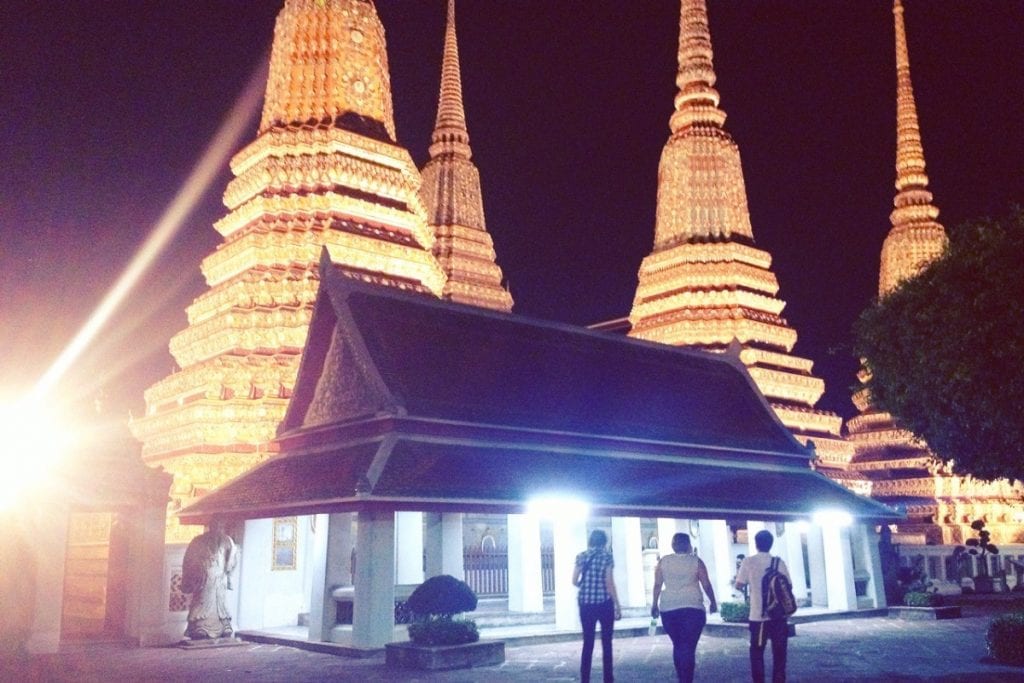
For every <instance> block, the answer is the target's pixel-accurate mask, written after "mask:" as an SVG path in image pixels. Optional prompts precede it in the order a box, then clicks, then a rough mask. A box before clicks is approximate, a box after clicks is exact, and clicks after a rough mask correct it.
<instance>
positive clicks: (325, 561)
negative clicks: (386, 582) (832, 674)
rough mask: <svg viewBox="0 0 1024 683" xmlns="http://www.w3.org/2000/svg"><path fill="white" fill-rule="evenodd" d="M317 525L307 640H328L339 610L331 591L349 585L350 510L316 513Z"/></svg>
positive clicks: (350, 577)
mask: <svg viewBox="0 0 1024 683" xmlns="http://www.w3.org/2000/svg"><path fill="white" fill-rule="evenodd" d="M316 529H317V531H316V536H315V537H314V541H313V542H314V546H313V561H312V567H311V569H312V572H313V590H312V594H311V595H310V600H309V640H310V641H314V642H316V641H329V640H331V629H333V628H334V626H335V624H336V623H337V614H338V606H337V603H336V602H335V601H334V598H333V597H332V593H333V591H334V589H335V588H338V587H340V586H350V585H352V573H351V571H350V567H349V562H350V561H351V557H352V514H351V513H346V512H343V513H335V514H332V515H317V516H316Z"/></svg>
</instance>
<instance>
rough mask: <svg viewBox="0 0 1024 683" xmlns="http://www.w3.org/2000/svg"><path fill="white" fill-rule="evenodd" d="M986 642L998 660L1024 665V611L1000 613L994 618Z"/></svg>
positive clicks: (1002, 662)
mask: <svg viewBox="0 0 1024 683" xmlns="http://www.w3.org/2000/svg"><path fill="white" fill-rule="evenodd" d="M985 642H986V644H987V645H988V652H989V654H990V655H992V656H993V657H994V658H995V660H996V661H997V662H999V663H1001V664H1014V665H1016V666H1024V648H1022V647H1021V643H1022V642H1024V612H1010V613H1008V614H1000V615H999V616H997V617H995V618H994V619H992V623H990V624H989V625H988V632H987V633H986V634H985Z"/></svg>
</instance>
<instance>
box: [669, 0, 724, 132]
mask: <svg viewBox="0 0 1024 683" xmlns="http://www.w3.org/2000/svg"><path fill="white" fill-rule="evenodd" d="M713 56H714V54H713V52H712V50H711V30H710V28H709V26H708V7H707V3H706V2H705V0H682V4H681V6H680V12H679V73H678V75H677V76H676V85H677V86H679V94H677V95H676V99H675V106H676V111H675V113H673V114H672V118H671V120H670V121H669V127H670V128H671V129H672V132H673V133H676V132H678V131H679V130H681V129H683V128H687V127H689V126H693V125H702V124H703V125H709V126H715V127H717V128H721V127H722V124H724V123H725V112H724V111H722V110H721V109H719V108H718V101H719V96H718V91H717V90H715V88H714V85H715V68H714V65H713V64H712V58H713Z"/></svg>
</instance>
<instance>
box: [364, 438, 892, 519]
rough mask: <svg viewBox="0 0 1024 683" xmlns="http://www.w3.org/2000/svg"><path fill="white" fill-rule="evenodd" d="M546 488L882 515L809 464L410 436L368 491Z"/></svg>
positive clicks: (510, 500)
mask: <svg viewBox="0 0 1024 683" xmlns="http://www.w3.org/2000/svg"><path fill="white" fill-rule="evenodd" d="M544 495H569V496H572V497H577V498H580V499H583V500H586V501H588V502H589V503H590V504H591V505H592V506H593V507H595V508H603V509H605V510H618V511H620V512H624V511H627V510H629V509H643V510H646V511H651V510H659V509H660V510H665V511H676V512H693V513H697V515H696V516H704V517H709V516H716V515H717V516H719V517H721V516H726V515H733V514H735V515H738V516H742V517H747V518H751V519H759V518H761V517H764V516H765V515H768V516H771V515H780V516H784V515H810V514H812V513H814V512H815V511H817V510H820V509H822V508H831V507H840V508H843V509H846V510H848V511H849V512H850V513H851V514H854V515H861V516H866V517H871V516H878V515H880V514H884V513H885V511H884V510H883V509H882V507H881V506H879V505H878V504H877V503H874V502H872V501H870V500H868V499H866V498H861V497H859V496H856V495H854V494H851V493H850V492H849V491H847V490H846V489H844V488H842V487H840V486H839V485H838V484H835V483H833V482H831V481H829V480H828V479H827V478H826V477H825V476H823V475H821V474H818V473H816V472H814V471H812V470H811V469H809V468H808V469H804V470H798V469H796V468H764V467H759V468H755V467H741V466H736V465H734V464H724V463H723V464H717V463H713V462H708V461H703V462H701V461H686V460H682V459H680V458H665V459H659V460H655V459H634V458H624V457H621V456H608V455H588V454H581V453H559V452H554V453H553V452H544V451H538V450H525V449H513V448H502V447H480V446H462V445H453V444H438V443H427V442H416V441H401V442H399V443H398V444H397V445H396V446H395V448H394V450H393V451H392V453H391V455H390V457H389V458H388V461H387V465H386V466H385V467H384V470H383V472H382V473H381V476H380V478H379V479H378V481H377V483H376V485H375V486H374V488H373V496H374V497H375V498H390V499H394V498H421V499H428V500H433V501H440V500H450V501H457V502H471V501H500V502H503V503H506V504H507V505H509V506H514V505H516V504H517V503H522V502H524V501H528V500H530V499H532V498H537V497H540V496H544ZM700 513H704V514H700Z"/></svg>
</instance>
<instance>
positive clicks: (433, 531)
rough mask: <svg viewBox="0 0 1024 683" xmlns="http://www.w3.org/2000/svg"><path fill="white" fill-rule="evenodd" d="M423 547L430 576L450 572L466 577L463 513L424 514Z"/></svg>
mask: <svg viewBox="0 0 1024 683" xmlns="http://www.w3.org/2000/svg"><path fill="white" fill-rule="evenodd" d="M423 526H424V529H423V534H424V535H423V549H424V551H425V552H424V556H425V558H426V567H425V572H426V575H427V576H428V577H430V576H438V575H440V574H448V575H449V576H454V577H455V578H457V579H465V575H466V571H465V567H464V557H463V554H464V551H463V547H462V513H459V512H444V513H441V512H427V513H424V514H423Z"/></svg>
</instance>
